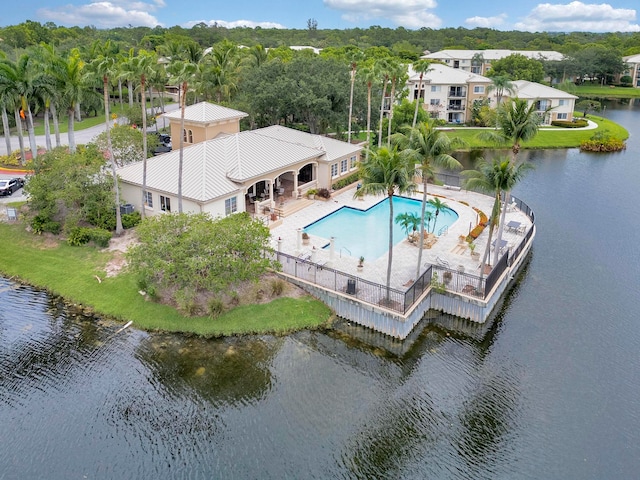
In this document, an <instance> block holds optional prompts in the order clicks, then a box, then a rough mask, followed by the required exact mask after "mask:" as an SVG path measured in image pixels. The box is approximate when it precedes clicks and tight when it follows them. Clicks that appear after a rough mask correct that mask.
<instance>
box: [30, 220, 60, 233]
mask: <svg viewBox="0 0 640 480" xmlns="http://www.w3.org/2000/svg"><path fill="white" fill-rule="evenodd" d="M31 229H32V230H33V233H37V234H38V235H41V234H43V233H45V232H48V233H53V234H54V235H57V234H58V233H60V230H62V225H61V224H60V222H56V221H54V220H51V219H50V218H49V216H48V215H36V216H35V217H33V218H32V219H31Z"/></svg>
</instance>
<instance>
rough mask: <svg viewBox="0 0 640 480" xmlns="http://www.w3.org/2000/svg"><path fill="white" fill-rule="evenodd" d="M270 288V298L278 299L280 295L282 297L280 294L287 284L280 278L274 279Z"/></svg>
mask: <svg viewBox="0 0 640 480" xmlns="http://www.w3.org/2000/svg"><path fill="white" fill-rule="evenodd" d="M270 287H271V296H272V297H279V296H280V295H282V292H284V290H285V288H286V287H287V282H285V281H284V280H283V279H281V278H274V279H273V280H271V285H270Z"/></svg>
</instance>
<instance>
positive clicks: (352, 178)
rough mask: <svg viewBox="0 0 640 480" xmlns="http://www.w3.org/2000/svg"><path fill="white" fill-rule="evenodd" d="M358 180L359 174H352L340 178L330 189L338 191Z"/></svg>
mask: <svg viewBox="0 0 640 480" xmlns="http://www.w3.org/2000/svg"><path fill="white" fill-rule="evenodd" d="M358 178H359V174H358V173H357V172H356V173H352V174H351V175H349V176H348V177H344V178H341V179H340V180H338V181H337V182H336V183H334V184H332V185H331V188H333V189H334V190H340V189H341V188H344V187H346V186H347V185H351V184H352V183H355V182H357V181H358Z"/></svg>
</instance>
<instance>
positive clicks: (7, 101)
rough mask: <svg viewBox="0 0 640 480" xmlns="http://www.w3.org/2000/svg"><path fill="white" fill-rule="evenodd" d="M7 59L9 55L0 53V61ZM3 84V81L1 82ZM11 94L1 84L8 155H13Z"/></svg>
mask: <svg viewBox="0 0 640 480" xmlns="http://www.w3.org/2000/svg"><path fill="white" fill-rule="evenodd" d="M5 58H7V55H6V54H5V53H4V52H2V51H0V61H2V60H4V59H5ZM0 82H1V80H0ZM12 103H13V102H12V101H11V94H10V92H9V91H4V90H2V88H1V83H0V110H2V131H3V132H4V141H5V142H6V144H7V155H11V151H12V149H11V128H10V126H9V115H8V113H7V107H11V105H12Z"/></svg>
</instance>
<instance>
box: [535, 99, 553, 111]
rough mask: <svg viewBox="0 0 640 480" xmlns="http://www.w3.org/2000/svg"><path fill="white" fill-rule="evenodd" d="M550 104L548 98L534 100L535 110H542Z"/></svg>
mask: <svg viewBox="0 0 640 480" xmlns="http://www.w3.org/2000/svg"><path fill="white" fill-rule="evenodd" d="M550 106H551V102H550V101H549V100H538V101H537V102H536V110H538V111H543V110H546V109H547V108H549V107H550Z"/></svg>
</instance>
